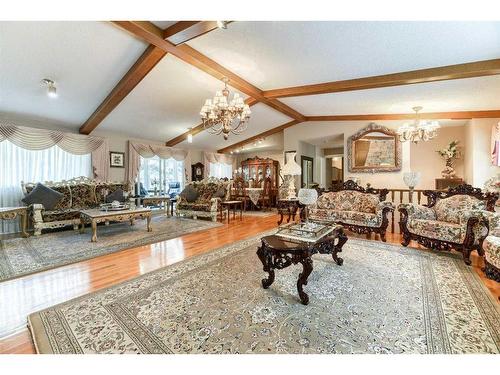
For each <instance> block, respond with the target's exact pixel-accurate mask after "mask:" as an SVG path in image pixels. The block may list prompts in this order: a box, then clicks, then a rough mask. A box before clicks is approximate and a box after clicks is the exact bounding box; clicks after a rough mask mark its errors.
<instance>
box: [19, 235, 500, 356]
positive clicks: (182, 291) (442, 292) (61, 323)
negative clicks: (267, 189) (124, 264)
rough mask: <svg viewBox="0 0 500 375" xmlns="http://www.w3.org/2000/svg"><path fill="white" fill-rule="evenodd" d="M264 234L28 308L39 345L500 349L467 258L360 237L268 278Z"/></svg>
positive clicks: (494, 306)
mask: <svg viewBox="0 0 500 375" xmlns="http://www.w3.org/2000/svg"><path fill="white" fill-rule="evenodd" d="M257 245H258V239H257V238H252V239H249V240H245V241H241V242H238V243H235V244H233V245H231V246H226V247H223V248H220V249H218V250H215V251H212V252H209V253H206V254H204V255H201V256H198V257H194V258H191V259H188V260H186V261H184V262H181V263H177V264H175V265H172V266H169V267H166V268H163V269H160V270H157V271H155V272H151V273H149V274H147V275H143V276H141V277H138V278H136V279H133V280H131V281H129V282H126V283H122V284H119V285H116V286H114V287H111V288H109V289H105V290H103V291H99V292H96V293H91V294H88V295H86V296H83V297H80V298H77V299H74V300H72V301H69V302H67V303H63V304H61V305H58V306H54V307H51V308H48V309H46V310H43V311H40V312H37V313H34V314H32V315H30V316H29V327H30V330H31V332H32V335H33V338H34V342H35V345H36V348H37V351H38V352H40V353H498V352H499V350H500V310H499V306H498V303H497V302H496V301H494V300H493V298H492V297H491V295H490V294H489V292H488V291H487V290H486V289H485V288H484V286H483V285H482V283H481V282H480V280H479V278H478V277H477V276H476V275H475V274H474V273H473V271H472V270H471V269H470V268H468V267H467V266H465V265H464V263H463V261H462V259H460V258H459V257H454V256H450V255H438V254H433V253H428V252H424V251H417V250H415V249H407V248H402V247H400V246H395V245H388V244H384V243H381V242H374V241H373V242H372V241H364V240H355V239H350V240H349V241H348V242H347V244H346V245H345V246H344V251H343V253H342V257H343V258H344V264H343V265H342V266H337V265H336V264H335V263H334V262H333V260H332V259H331V257H330V256H328V255H315V256H314V258H313V259H314V270H313V272H312V274H311V275H310V277H309V283H308V285H307V286H306V287H305V290H306V292H307V293H308V294H309V297H310V303H309V305H307V306H304V305H302V304H301V303H300V302H299V299H298V297H297V291H296V281H297V276H298V274H299V272H300V269H301V267H300V266H291V267H289V268H287V269H285V270H279V271H277V272H276V281H275V282H274V284H273V285H272V286H271V287H270V288H269V289H267V290H264V289H262V287H261V279H262V277H263V276H264V273H263V271H262V266H261V264H260V261H259V259H258V258H257V256H256V254H255V252H256V248H257Z"/></svg>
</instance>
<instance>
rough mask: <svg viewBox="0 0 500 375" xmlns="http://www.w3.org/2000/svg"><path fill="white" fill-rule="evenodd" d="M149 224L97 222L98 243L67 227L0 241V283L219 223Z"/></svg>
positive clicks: (168, 220) (156, 219) (160, 220)
mask: <svg viewBox="0 0 500 375" xmlns="http://www.w3.org/2000/svg"><path fill="white" fill-rule="evenodd" d="M151 223H152V227H153V231H152V232H148V231H147V230H146V221H145V220H137V221H136V223H135V225H134V226H130V224H129V223H128V222H126V223H111V224H110V225H109V226H104V225H100V226H98V228H97V242H90V238H91V229H90V228H86V230H85V233H84V234H80V233H79V232H78V231H73V230H71V229H68V230H65V231H62V232H53V233H47V234H42V235H41V236H31V237H28V238H12V239H6V240H0V282H1V281H5V280H8V279H12V278H16V277H20V276H24V275H28V274H32V273H36V272H40V271H45V270H48V269H51V268H55V267H60V266H63V265H66V264H70V263H75V262H80V261H82V260H86V259H91V258H95V257H98V256H101V255H105V254H110V253H114V252H117V251H121V250H125V249H130V248H132V247H136V246H141V245H147V244H151V243H155V242H160V241H164V240H168V239H171V238H175V237H179V236H182V235H184V234H186V233H190V232H195V231H199V230H204V229H209V228H214V227H216V226H219V225H221V224H218V223H214V222H210V221H204V220H191V219H181V218H174V217H166V216H163V215H157V216H153V218H152V221H151Z"/></svg>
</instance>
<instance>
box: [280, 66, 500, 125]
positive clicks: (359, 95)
mask: <svg viewBox="0 0 500 375" xmlns="http://www.w3.org/2000/svg"><path fill="white" fill-rule="evenodd" d="M281 100H282V101H283V102H284V103H286V104H288V105H289V106H290V107H292V108H293V109H295V110H297V111H299V112H300V113H302V114H303V115H306V116H314V115H316V116H321V115H348V114H370V113H375V114H377V113H410V112H412V108H413V107H415V106H417V105H418V106H423V107H424V109H423V111H422V112H450V111H469V110H471V111H473V110H488V109H498V108H500V75H497V76H489V77H478V78H467V79H458V80H452V81H442V82H432V83H421V84H416V85H406V86H396V87H384V88H379V89H370V90H361V91H348V92H339V93H332V94H322V95H310V96H299V97H290V98H282V99H281Z"/></svg>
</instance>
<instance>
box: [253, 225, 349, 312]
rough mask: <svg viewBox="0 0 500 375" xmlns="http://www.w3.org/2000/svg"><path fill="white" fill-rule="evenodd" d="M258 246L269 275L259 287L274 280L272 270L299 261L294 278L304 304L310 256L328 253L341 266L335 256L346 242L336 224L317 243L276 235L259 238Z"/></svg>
mask: <svg viewBox="0 0 500 375" xmlns="http://www.w3.org/2000/svg"><path fill="white" fill-rule="evenodd" d="M261 242H262V243H261V246H260V247H259V248H258V250H257V256H258V257H259V259H260V261H261V262H262V265H263V266H264V267H263V269H264V271H265V272H267V273H268V274H269V277H268V278H267V279H262V287H263V288H264V289H267V288H269V287H270V286H271V284H272V283H273V282H274V270H276V269H278V270H280V269H283V268H286V267H288V266H290V265H292V264H297V263H300V264H302V267H303V270H302V272H301V273H300V275H299V279H298V280H297V291H298V292H299V297H300V300H301V302H302V303H303V304H304V305H307V304H308V303H309V296H308V295H307V294H306V293H305V292H304V289H303V286H304V285H307V278H308V277H309V275H310V274H311V272H312V270H313V261H312V256H313V255H314V254H317V253H319V254H331V255H332V258H333V260H334V261H335V263H337V264H338V265H339V266H341V265H342V263H343V262H344V260H343V259H342V258H340V257H338V256H337V254H338V253H339V252H341V251H342V246H344V244H345V243H346V242H347V236H346V235H345V234H344V231H343V229H342V226H340V225H335V224H334V229H333V231H332V232H330V233H329V234H328V235H327V236H325V237H323V238H321V239H320V240H318V241H317V242H298V241H294V240H289V239H286V238H283V237H278V236H276V235H271V236H266V237H263V238H261Z"/></svg>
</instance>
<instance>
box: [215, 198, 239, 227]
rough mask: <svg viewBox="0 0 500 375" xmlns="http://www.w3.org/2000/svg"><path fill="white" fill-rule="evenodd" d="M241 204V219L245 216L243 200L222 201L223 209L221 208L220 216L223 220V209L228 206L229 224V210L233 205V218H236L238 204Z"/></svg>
mask: <svg viewBox="0 0 500 375" xmlns="http://www.w3.org/2000/svg"><path fill="white" fill-rule="evenodd" d="M238 205H239V206H240V220H242V218H243V201H225V202H222V203H221V210H220V216H221V220H222V219H223V217H222V211H223V210H224V207H225V208H227V223H228V224H229V211H230V210H231V207H232V208H233V220H234V219H235V218H236V206H238Z"/></svg>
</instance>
